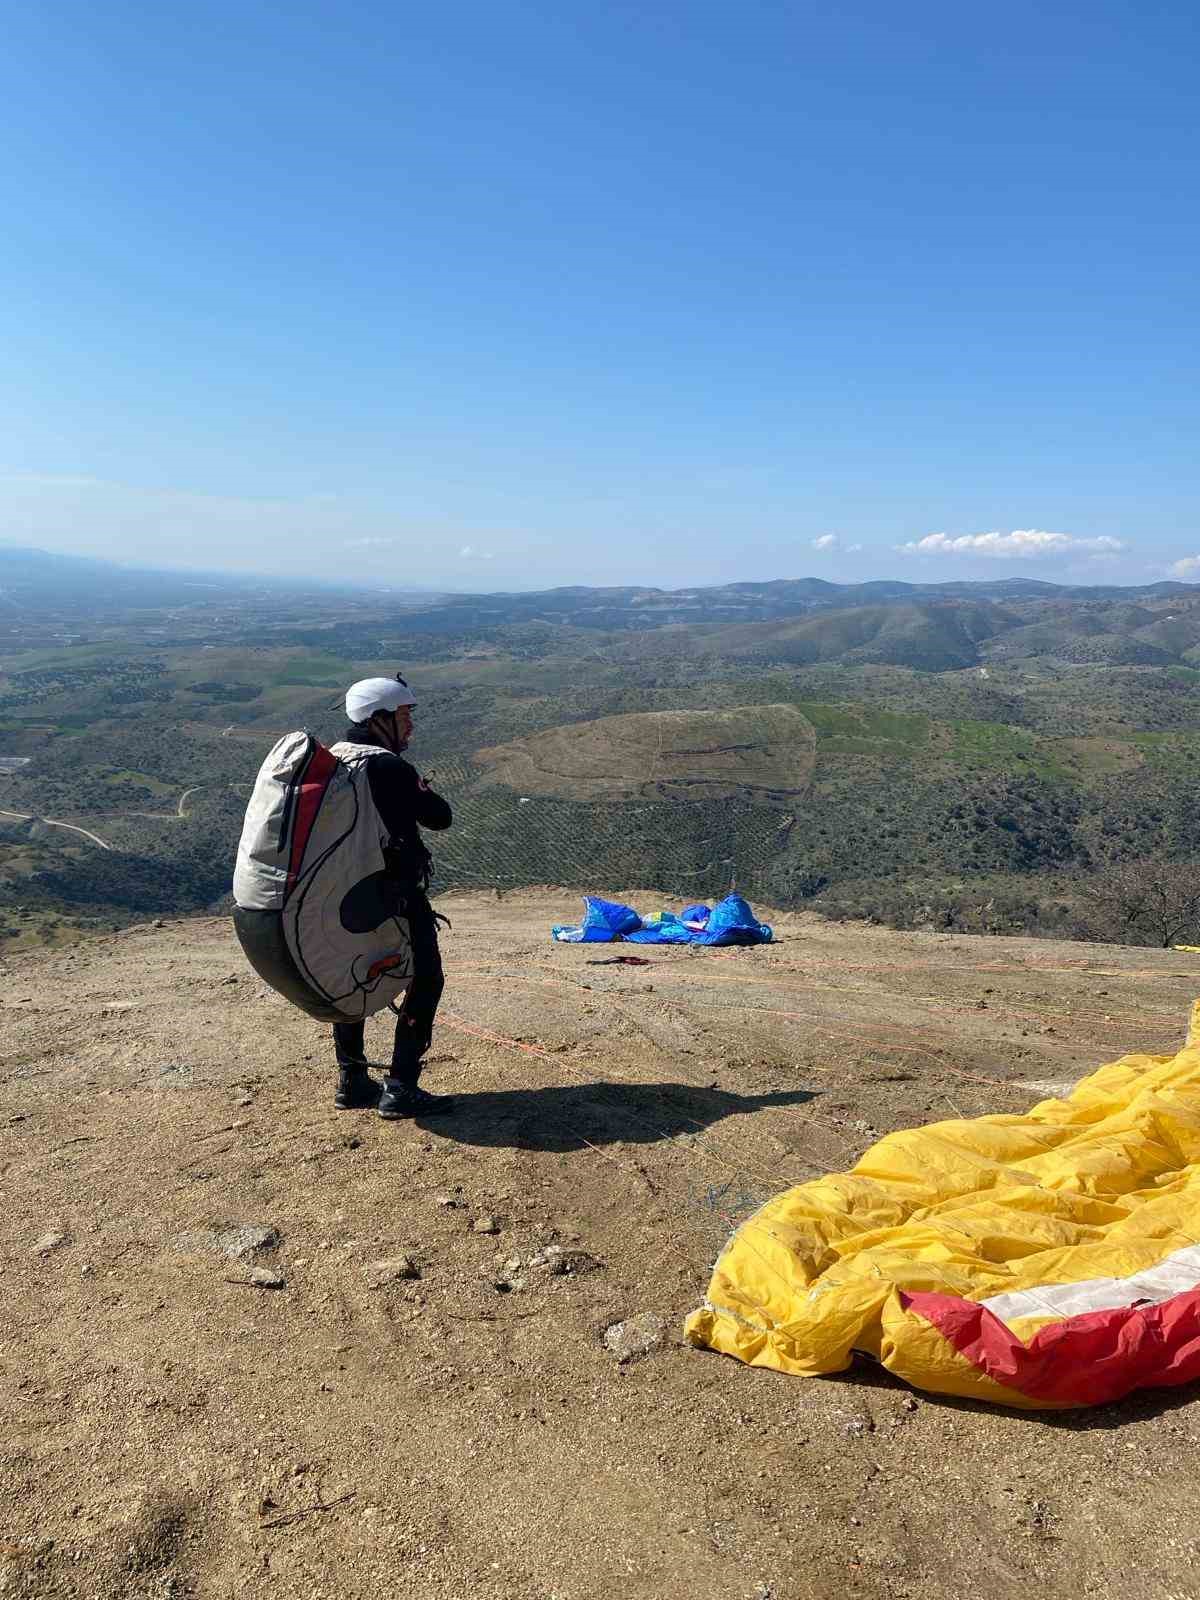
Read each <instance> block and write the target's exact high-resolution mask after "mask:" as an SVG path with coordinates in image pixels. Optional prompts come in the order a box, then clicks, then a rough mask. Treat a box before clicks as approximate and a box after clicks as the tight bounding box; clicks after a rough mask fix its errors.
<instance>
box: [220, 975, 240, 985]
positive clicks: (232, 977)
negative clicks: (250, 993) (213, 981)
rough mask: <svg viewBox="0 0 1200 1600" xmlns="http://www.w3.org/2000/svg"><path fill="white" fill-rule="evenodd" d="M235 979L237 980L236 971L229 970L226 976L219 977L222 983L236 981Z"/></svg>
mask: <svg viewBox="0 0 1200 1600" xmlns="http://www.w3.org/2000/svg"><path fill="white" fill-rule="evenodd" d="M237 981H238V975H237V973H236V972H231V973H230V974H229V976H228V977H227V978H222V979H221V982H222V983H236V982H237Z"/></svg>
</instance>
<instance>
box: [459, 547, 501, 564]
mask: <svg viewBox="0 0 1200 1600" xmlns="http://www.w3.org/2000/svg"><path fill="white" fill-rule="evenodd" d="M458 559H459V560H460V561H492V560H494V559H495V558H494V556H493V555H492V552H491V551H490V550H476V548H475V546H474V545H473V544H465V545H463V547H462V549H461V550H460V551H459V552H458Z"/></svg>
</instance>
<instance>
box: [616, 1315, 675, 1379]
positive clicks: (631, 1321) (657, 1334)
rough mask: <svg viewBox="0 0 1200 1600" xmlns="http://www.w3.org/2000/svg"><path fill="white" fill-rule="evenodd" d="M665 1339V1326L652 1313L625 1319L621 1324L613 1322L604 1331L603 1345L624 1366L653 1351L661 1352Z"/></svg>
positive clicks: (661, 1320)
mask: <svg viewBox="0 0 1200 1600" xmlns="http://www.w3.org/2000/svg"><path fill="white" fill-rule="evenodd" d="M666 1337H667V1325H666V1323H665V1322H664V1321H663V1319H662V1318H661V1317H656V1316H655V1315H654V1313H653V1312H652V1311H643V1312H640V1313H639V1314H638V1315H637V1316H635V1317H626V1318H625V1320H624V1321H623V1322H613V1323H610V1324H609V1326H608V1327H607V1328H606V1329H605V1330H604V1343H605V1346H606V1348H607V1349H608V1350H610V1351H611V1352H612V1354H613V1355H614V1356H616V1358H617V1361H618V1363H619V1364H620V1365H621V1366H624V1365H625V1363H626V1362H627V1361H637V1360H638V1359H639V1358H640V1357H642V1356H648V1355H650V1354H651V1353H652V1352H653V1351H655V1350H661V1349H662V1347H663V1345H664V1343H665V1342H666Z"/></svg>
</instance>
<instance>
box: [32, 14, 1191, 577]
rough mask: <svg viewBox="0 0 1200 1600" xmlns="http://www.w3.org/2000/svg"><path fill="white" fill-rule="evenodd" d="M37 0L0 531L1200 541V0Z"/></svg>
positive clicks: (252, 563)
mask: <svg viewBox="0 0 1200 1600" xmlns="http://www.w3.org/2000/svg"><path fill="white" fill-rule="evenodd" d="M5 31H6V48H5V51H4V52H3V56H2V58H0V193H2V197H3V203H4V214H5V234H6V248H5V250H4V251H3V254H2V256H0V351H2V352H3V356H2V360H3V365H4V371H5V382H4V384H3V388H2V391H0V540H7V541H9V542H20V543H34V544H38V545H41V546H43V547H46V548H50V549H57V550H71V551H79V552H83V553H88V554H96V553H107V554H110V555H112V556H114V557H115V558H117V559H125V560H138V561H143V562H147V561H153V562H155V563H157V564H175V565H195V566H200V565H203V566H208V567H214V566H219V567H228V568H235V569H242V570H259V571H275V572H280V571H287V570H291V571H296V572H302V573H311V574H315V575H320V576H325V577H337V576H366V577H370V576H372V575H374V574H376V573H377V574H378V575H379V577H380V579H381V581H386V582H390V583H396V582H403V581H407V582H411V583H418V584H451V585H453V586H455V587H474V588H479V587H486V588H499V587H541V586H543V585H547V584H553V583H566V582H595V583H606V582H607V583H612V582H649V583H662V584H685V583H695V582H716V581H722V580H726V579H732V578H772V577H796V576H803V575H806V574H809V573H816V574H818V575H820V576H824V577H831V578H847V579H850V578H859V577H867V576H872V577H873V576H910V577H921V578H930V577H944V578H948V579H949V578H969V577H981V576H996V575H999V574H1001V573H1003V574H1005V575H1018V574H1036V575H1038V576H1042V577H1046V578H1060V579H1061V578H1070V579H1075V580H1085V581H1086V580H1094V581H1105V582H1112V581H1122V582H1146V581H1152V580H1153V579H1156V578H1160V577H1164V576H1168V575H1170V574H1171V570H1172V568H1173V567H1174V566H1175V564H1176V563H1178V562H1181V561H1182V562H1186V561H1188V560H1189V559H1190V558H1197V559H1196V562H1195V565H1194V567H1191V568H1189V567H1186V566H1184V567H1180V568H1178V569H1177V570H1178V572H1179V574H1180V575H1186V576H1189V577H1190V576H1197V577H1200V516H1198V515H1197V504H1198V490H1200V449H1198V448H1197V442H1198V435H1200V429H1198V426H1197V424H1198V422H1200V398H1198V396H1200V389H1198V386H1197V382H1196V365H1197V354H1198V350H1197V345H1198V339H1197V334H1198V331H1200V311H1198V290H1197V261H1198V260H1200V206H1198V204H1197V200H1198V194H1197V188H1198V185H1197V177H1198V173H1200V160H1198V155H1200V148H1198V147H1200V137H1198V132H1197V129H1198V122H1197V115H1196V96H1195V84H1196V81H1197V74H1198V69H1200V8H1197V7H1196V6H1195V4H1194V3H1189V4H1184V3H1178V4H1166V5H1154V4H1152V3H1151V4H1146V3H1141V4H1138V5H1136V6H1135V5H1132V4H1129V5H1124V4H1122V5H1118V4H1106V3H1104V0H1097V3H1091V4H1070V5H1053V4H1050V5H1047V4H1042V3H1039V4H1027V3H1025V0H1013V3H1010V4H1008V5H1006V6H1004V7H980V6H963V5H961V4H955V5H949V4H925V5H917V6H915V7H899V6H896V5H895V4H890V3H889V4H877V3H870V4H855V3H850V4H848V5H842V6H839V7H837V8H833V7H829V6H825V5H822V6H817V5H815V4H814V5H810V4H806V3H803V0H800V3H797V0H793V3H789V4H785V3H783V0H777V3H765V0H739V3H738V4H737V5H733V4H730V3H728V0H725V3H722V4H715V3H710V0H690V3H683V0H665V3H664V0H658V3H656V0H645V3H641V4H638V5H629V4H622V3H611V0H610V3H608V4H606V5H604V6H598V5H583V4H578V3H574V0H546V3H543V0H538V3H523V0H514V3H510V0H480V3H476V0H443V3H442V4H440V5H439V6H437V7H425V6H415V5H404V4H396V3H395V0H391V3H386V4H384V3H379V4H377V3H374V0H370V3H368V0H342V3H338V4H334V3H333V0H321V3H316V0H301V3H294V4H293V3H278V4H264V3H262V0H237V3H231V0H195V3H194V4H192V5H190V6H170V5H163V6H150V5H146V4H145V3H144V0H137V3H134V0H105V4H104V5H101V6H96V5H94V4H90V3H89V4H83V3H80V0H47V3H46V4H45V5H37V6H33V5H28V6H13V7H10V8H8V10H7V12H6V16H5ZM1014 534H1020V535H1021V536H1022V537H1021V538H1019V539H1018V538H1014ZM1035 536H1036V537H1035ZM905 547H914V548H908V549H906V548H905Z"/></svg>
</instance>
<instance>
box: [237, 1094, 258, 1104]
mask: <svg viewBox="0 0 1200 1600" xmlns="http://www.w3.org/2000/svg"><path fill="white" fill-rule="evenodd" d="M253 1104H254V1096H253V1095H252V1094H244V1095H242V1096H241V1098H240V1099H239V1100H238V1105H240V1106H252V1105H253Z"/></svg>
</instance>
